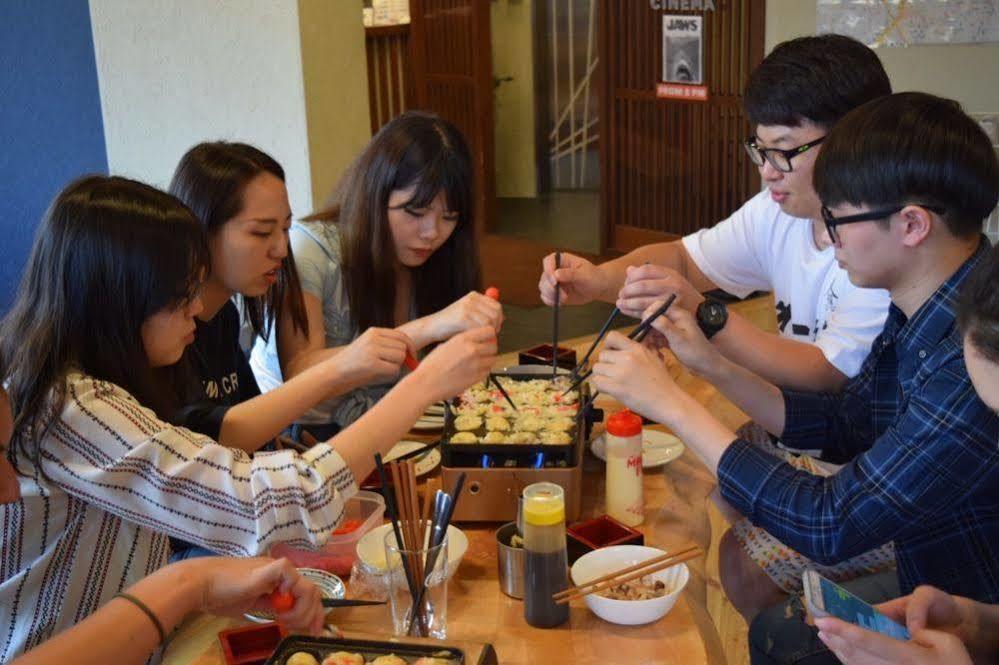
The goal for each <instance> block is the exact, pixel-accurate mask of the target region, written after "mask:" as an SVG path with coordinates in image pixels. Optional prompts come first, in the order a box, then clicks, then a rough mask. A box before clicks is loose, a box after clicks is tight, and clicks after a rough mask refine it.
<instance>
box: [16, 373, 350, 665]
mask: <svg viewBox="0 0 999 665" xmlns="http://www.w3.org/2000/svg"><path fill="white" fill-rule="evenodd" d="M18 462H19V467H20V471H21V472H22V473H24V474H27V475H26V476H22V477H21V478H20V481H21V482H20V485H21V500H20V501H19V502H17V503H13V504H8V505H4V506H0V538H2V543H0V544H2V552H0V662H7V661H8V660H10V659H12V658H13V657H15V656H17V655H18V654H20V653H22V652H24V651H26V650H27V649H30V648H32V647H34V646H36V645H38V644H39V643H41V642H43V641H45V640H46V639H48V638H50V637H51V636H52V635H54V634H55V633H57V632H59V631H61V630H63V629H65V628H68V627H70V626H72V625H74V624H76V623H78V622H79V621H80V620H81V619H83V618H84V617H86V616H87V615H89V614H90V613H92V612H94V611H95V610H96V609H97V608H98V607H100V606H101V605H103V604H104V603H106V602H107V601H109V600H110V599H111V597H112V596H113V595H114V594H115V593H117V592H119V591H121V590H122V589H124V588H126V587H128V586H130V585H131V584H133V583H135V582H137V581H138V580H140V579H141V578H143V577H145V576H146V575H148V574H149V573H151V572H153V571H154V570H156V569H158V568H160V567H161V566H163V565H165V564H166V561H167V556H168V555H169V544H168V538H167V537H168V536H174V537H177V538H182V539H183V540H186V541H189V542H192V543H195V544H198V545H201V546H203V547H207V548H209V549H211V550H214V551H216V552H219V553H221V554H227V555H233V556H247V555H255V554H259V553H264V552H266V551H267V549H268V547H269V546H270V545H271V544H273V543H275V542H279V541H285V542H290V543H292V544H296V545H298V546H311V547H317V546H320V545H322V544H323V543H324V542H325V541H326V539H327V538H328V537H329V534H330V532H331V531H332V530H333V529H334V528H335V527H336V525H337V524H338V523H339V521H340V520H341V518H342V516H343V503H344V501H345V500H346V499H347V498H349V497H350V496H352V495H353V494H354V493H355V492H356V491H357V485H356V483H355V480H354V476H353V474H352V473H351V471H350V469H349V468H348V467H347V466H346V464H345V463H344V461H343V459H342V458H341V457H340V455H338V454H337V453H336V452H334V450H333V449H332V448H331V447H329V446H327V445H325V444H320V445H317V446H315V447H313V448H312V449H311V450H309V451H308V452H307V453H304V454H301V455H300V454H296V453H294V452H291V451H280V452H272V453H257V454H256V455H254V456H253V457H252V458H251V457H250V456H249V455H247V454H246V453H244V452H242V451H240V450H235V449H232V448H226V447H224V446H220V445H218V444H217V443H215V442H214V441H212V440H211V439H209V438H207V437H205V436H202V435H200V434H195V433H193V432H191V431H189V430H186V429H184V428H181V427H176V426H173V425H170V424H168V423H166V422H164V421H162V420H160V419H159V418H157V417H156V415H155V414H154V413H153V412H152V411H151V410H149V409H146V408H144V407H143V406H141V405H140V404H139V403H138V402H137V401H136V400H135V398H133V397H132V396H131V395H129V394H128V393H127V392H126V391H124V390H123V389H122V388H120V387H119V386H117V385H115V384H112V383H107V382H104V381H99V380H96V379H94V378H92V377H88V376H84V375H82V374H78V373H75V374H70V375H69V376H68V377H67V398H66V404H65V407H64V409H63V412H62V414H61V416H60V418H59V420H58V421H57V422H55V423H54V424H53V426H52V427H51V428H50V430H49V432H48V434H47V435H46V436H45V439H44V440H43V442H42V463H41V467H42V469H41V470H42V471H44V475H43V474H42V473H40V471H39V469H38V468H36V467H33V466H31V465H30V463H28V462H25V461H23V460H18Z"/></svg>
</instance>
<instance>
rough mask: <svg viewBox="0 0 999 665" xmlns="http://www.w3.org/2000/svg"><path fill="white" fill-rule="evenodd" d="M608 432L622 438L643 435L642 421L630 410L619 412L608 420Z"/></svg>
mask: <svg viewBox="0 0 999 665" xmlns="http://www.w3.org/2000/svg"><path fill="white" fill-rule="evenodd" d="M607 432H608V433H609V434H613V435H614V436H620V437H628V436H636V435H639V434H641V433H642V419H641V417H640V416H639V415H638V414H637V413H633V412H631V411H629V410H628V409H624V410H622V411H618V412H617V413H615V414H614V415H612V416H611V417H610V418H608V419H607Z"/></svg>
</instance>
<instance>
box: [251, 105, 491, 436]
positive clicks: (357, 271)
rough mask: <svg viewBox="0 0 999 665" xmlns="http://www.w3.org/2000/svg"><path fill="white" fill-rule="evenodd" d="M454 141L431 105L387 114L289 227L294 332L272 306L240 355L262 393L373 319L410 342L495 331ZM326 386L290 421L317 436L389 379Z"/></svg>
mask: <svg viewBox="0 0 999 665" xmlns="http://www.w3.org/2000/svg"><path fill="white" fill-rule="evenodd" d="M472 177H473V176H472V168H471V157H470V155H469V151H468V147H467V145H466V143H465V140H464V139H463V138H462V136H461V134H460V133H459V132H458V130H457V129H456V128H455V127H454V126H453V125H452V124H451V123H449V122H447V121H445V120H443V119H441V118H439V117H438V116H436V115H432V114H429V113H423V112H407V113H404V114H402V115H401V116H399V117H397V118H395V119H394V120H392V121H391V122H389V123H388V124H386V125H385V126H384V127H383V128H382V129H381V130H380V131H379V132H378V134H377V135H376V136H375V137H374V138H373V139H372V140H371V142H370V143H369V144H368V146H367V147H366V148H365V149H364V151H363V152H362V153H361V155H360V156H359V157H358V158H357V160H356V161H355V162H354V164H353V165H352V166H351V167H350V169H349V170H348V171H347V173H346V174H345V176H344V177H343V179H342V180H341V182H340V184H339V186H338V188H337V191H336V193H335V194H334V196H333V198H332V201H331V204H330V205H329V206H328V207H327V208H325V209H324V210H321V211H319V212H316V213H314V214H312V215H309V216H308V217H306V218H305V219H304V220H303V221H302V222H296V223H295V224H293V225H292V228H291V232H290V241H291V250H292V251H293V252H294V254H295V263H296V266H297V269H298V275H299V279H300V281H301V288H302V292H303V302H304V310H305V316H306V319H307V321H308V323H307V326H306V327H305V329H304V330H302V329H300V328H299V327H298V326H296V324H295V320H294V317H293V316H291V315H290V313H288V312H283V313H282V315H281V316H280V317H279V318H278V324H277V334H276V335H272V336H270V337H268V338H266V339H265V338H263V337H258V338H257V340H256V342H255V344H254V348H253V353H252V354H251V357H250V364H251V367H252V368H253V371H254V374H255V375H256V378H257V382H258V383H259V384H260V387H261V389H262V390H264V391H268V390H275V389H277V388H278V387H279V386H280V385H281V383H282V381H290V380H292V379H293V378H297V377H298V376H299V375H301V374H302V373H304V372H307V371H309V369H310V368H311V367H313V366H315V365H316V364H317V363H321V362H324V361H326V360H327V359H329V358H331V357H334V356H336V355H337V354H339V353H342V349H343V348H344V346H345V345H348V344H350V343H351V342H352V340H354V339H356V338H357V337H358V336H359V335H362V334H367V331H369V330H371V329H372V328H375V329H385V330H392V329H394V330H395V331H397V332H398V333H401V334H404V335H405V336H406V337H407V338H408V339H409V340H411V341H412V344H413V346H414V347H415V348H416V349H417V350H419V349H423V348H426V347H428V346H430V345H432V344H435V343H438V342H441V341H443V340H446V339H448V338H450V337H451V336H453V335H455V334H457V333H460V332H462V331H464V330H468V329H471V328H475V327H477V326H490V327H492V328H493V329H495V330H496V331H498V330H499V328H500V326H501V324H502V320H503V313H502V308H501V307H500V305H499V303H497V302H495V301H493V300H491V299H489V298H486V297H485V296H483V295H482V294H481V293H478V290H479V289H480V288H481V276H480V269H479V257H478V248H477V246H476V242H475V230H474V225H473V219H472V208H473V200H474V199H473V195H472ZM387 378H388V379H389V380H388V381H385V382H383V383H381V384H377V385H368V386H366V387H363V388H359V389H357V390H353V391H351V392H349V393H347V394H341V395H337V396H335V397H333V398H331V399H328V400H326V401H325V402H323V403H321V404H319V405H318V406H317V407H315V408H314V409H312V410H311V411H309V412H308V413H307V414H305V416H304V417H302V418H301V419H299V421H298V425H299V426H298V427H296V428H295V429H296V435H300V433H301V431H302V430H303V429H305V430H307V431H308V432H309V433H310V434H312V435H313V436H315V437H317V438H319V439H323V438H326V437H328V436H331V435H332V434H334V433H335V432H337V431H338V430H339V429H340V428H342V427H346V426H347V425H349V424H350V423H352V422H353V421H355V420H356V419H357V418H358V417H360V416H361V414H363V413H365V412H366V411H367V410H368V409H370V408H371V407H372V405H373V404H374V403H375V402H377V401H378V400H379V399H380V398H381V397H382V396H383V395H384V394H385V392H386V390H388V388H390V387H391V384H392V380H394V378H395V377H387Z"/></svg>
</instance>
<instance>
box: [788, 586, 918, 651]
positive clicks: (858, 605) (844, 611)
mask: <svg viewBox="0 0 999 665" xmlns="http://www.w3.org/2000/svg"><path fill="white" fill-rule="evenodd" d="M802 581H803V582H804V584H805V605H806V606H807V607H808V611H809V612H811V613H812V616H816V617H825V616H834V617H836V618H837V619H842V620H843V621H849V622H850V623H855V624H857V625H858V626H860V627H861V628H866V629H867V630H872V631H874V632H875V633H881V634H882V635H887V636H888V637H894V638H895V639H896V640H908V639H909V638H910V635H909V631H908V630H906V628H905V627H904V626H901V625H899V624H898V623H896V622H894V621H892V620H891V619H889V618H888V617H886V616H885V615H884V614H881V612H878V611H877V610H876V609H874V608H873V607H871V606H870V605H868V604H867V603H865V602H864V601H862V600H861V599H860V598H857V597H856V596H854V595H853V594H852V593H850V592H849V591H847V590H846V589H844V588H843V587H841V586H839V585H838V584H836V583H835V582H830V581H829V580H827V579H826V578H824V577H822V576H821V575H819V574H818V573H817V572H815V571H814V570H806V571H805V574H804V575H802Z"/></svg>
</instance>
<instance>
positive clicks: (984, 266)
mask: <svg viewBox="0 0 999 665" xmlns="http://www.w3.org/2000/svg"><path fill="white" fill-rule="evenodd" d="M957 325H958V326H959V327H960V328H961V332H962V333H963V334H964V335H965V336H967V338H968V339H969V340H971V343H972V344H973V345H974V346H975V348H976V349H977V350H978V352H979V353H981V354H982V355H983V356H985V357H986V358H988V359H989V360H990V361H991V362H994V363H999V245H997V246H996V247H993V248H992V249H991V250H990V251H989V253H988V256H986V257H985V258H984V259H982V262H981V263H979V264H978V266H976V267H975V270H974V272H972V273H971V275H969V276H968V279H967V280H966V281H965V283H964V286H963V287H962V288H961V299H960V301H959V302H958V306H957Z"/></svg>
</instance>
